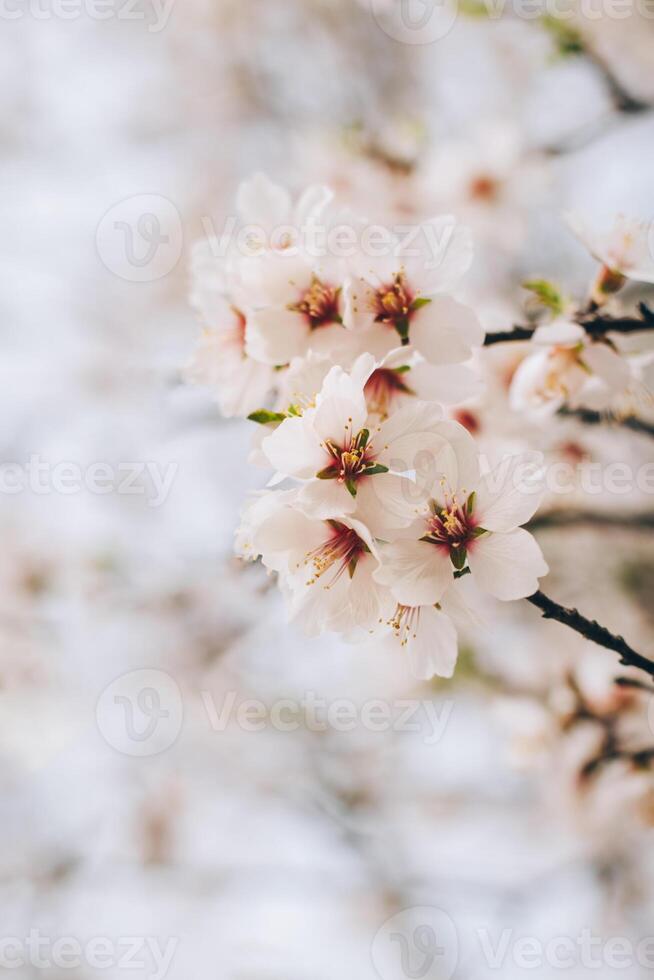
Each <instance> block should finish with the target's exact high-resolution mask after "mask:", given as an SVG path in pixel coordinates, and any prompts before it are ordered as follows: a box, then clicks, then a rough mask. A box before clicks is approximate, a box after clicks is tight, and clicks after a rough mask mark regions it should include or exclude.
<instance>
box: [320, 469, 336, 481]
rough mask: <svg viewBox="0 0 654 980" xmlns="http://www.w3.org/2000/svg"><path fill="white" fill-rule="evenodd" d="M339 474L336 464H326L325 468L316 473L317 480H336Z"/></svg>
mask: <svg viewBox="0 0 654 980" xmlns="http://www.w3.org/2000/svg"><path fill="white" fill-rule="evenodd" d="M337 476H338V468H337V467H336V466H326V467H325V468H324V470H320V472H319V473H316V479H317V480H335V479H336V477H337Z"/></svg>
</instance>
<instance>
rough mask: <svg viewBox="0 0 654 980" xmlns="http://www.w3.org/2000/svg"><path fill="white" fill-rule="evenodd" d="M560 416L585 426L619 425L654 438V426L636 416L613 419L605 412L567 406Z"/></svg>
mask: <svg viewBox="0 0 654 980" xmlns="http://www.w3.org/2000/svg"><path fill="white" fill-rule="evenodd" d="M559 415H563V416H565V417H566V418H571V419H579V421H580V422H583V423H584V425H606V424H609V425H617V426H621V427H622V428H624V429H630V430H631V431H632V432H638V433H639V434H640V435H642V436H654V424H653V423H651V422H645V421H644V420H643V419H639V418H637V417H636V416H635V415H628V416H627V417H626V418H624V419H616V418H612V417H611V416H610V415H606V413H603V412H595V411H593V410H592V409H590V408H567V407H566V406H565V405H564V406H563V408H560V409H559Z"/></svg>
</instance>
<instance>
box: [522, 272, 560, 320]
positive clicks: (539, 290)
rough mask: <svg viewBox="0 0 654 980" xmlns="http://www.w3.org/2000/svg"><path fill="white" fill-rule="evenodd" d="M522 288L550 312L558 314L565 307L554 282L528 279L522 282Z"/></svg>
mask: <svg viewBox="0 0 654 980" xmlns="http://www.w3.org/2000/svg"><path fill="white" fill-rule="evenodd" d="M522 287H523V289H528V290H529V292H531V293H533V294H534V296H535V297H536V299H537V300H538V301H539V303H541V304H542V305H543V306H545V307H546V308H547V309H548V310H551V311H552V313H554V314H556V315H558V314H560V313H563V311H564V309H565V301H564V299H563V296H562V295H561V292H560V290H559V289H558V287H557V286H555V285H554V283H551V282H548V281H547V279H528V280H527V281H526V282H523V284H522Z"/></svg>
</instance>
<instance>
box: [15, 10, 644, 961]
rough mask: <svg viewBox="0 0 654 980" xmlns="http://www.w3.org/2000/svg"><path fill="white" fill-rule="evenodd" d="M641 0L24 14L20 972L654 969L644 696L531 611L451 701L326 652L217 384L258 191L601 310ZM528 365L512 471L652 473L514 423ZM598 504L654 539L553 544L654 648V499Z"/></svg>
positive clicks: (609, 612) (611, 437) (626, 175)
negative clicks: (251, 530)
mask: <svg viewBox="0 0 654 980" xmlns="http://www.w3.org/2000/svg"><path fill="white" fill-rule="evenodd" d="M614 7H615V5H611V4H609V3H608V2H607V4H606V5H605V7H602V5H601V4H599V3H598V4H595V5H594V6H591V5H589V4H587V5H586V7H581V6H579V7H571V8H570V9H569V11H568V14H569V16H566V17H565V18H564V19H559V20H557V19H555V18H553V17H552V16H551V12H550V11H548V10H546V9H545V8H543V9H542V10H541V9H540V8H539V9H538V10H536V8H535V7H534V6H533V4H532V5H530V8H529V11H528V10H527V9H526V8H527V5H526V4H525V5H524V9H521V8H520V7H519V6H517V7H513V8H511V9H510V8H509V5H508V4H507V6H506V8H502V7H501V5H497V4H496V5H495V6H488V7H486V6H484V4H483V3H477V0H465V3H461V4H460V5H459V7H458V9H453V8H450V7H448V5H447V4H445V3H442V4H437V5H436V6H434V5H433V4H430V3H416V4H415V6H411V4H410V3H408V2H407V0H360V2H357V0H266V2H265V3H264V2H263V0H259V2H257V0H250V2H248V0H245V2H243V0H241V2H238V0H167V3H163V0H162V2H161V3H160V4H159V5H157V4H156V3H154V2H153V0H152V2H151V0H137V2H136V3H133V2H130V3H127V2H126V0H109V2H107V0H104V2H101V0H96V2H93V0H80V2H79V3H76V2H75V0H61V2H60V3H59V5H58V4H57V3H55V2H54V0H53V2H52V3H49V2H48V0H38V2H37V0H30V2H24V3H20V2H18V0H15V2H14V0H12V2H11V3H10V2H7V3H6V4H5V5H4V7H3V12H2V13H0V17H1V18H2V19H3V20H4V21H6V23H4V24H3V27H2V32H1V34H0V76H1V79H2V84H0V147H1V150H2V155H1V162H0V168H1V170H0V174H1V181H2V186H3V188H4V191H5V193H4V194H3V195H2V203H1V205H0V207H1V215H2V227H3V229H4V236H3V237H2V239H0V250H1V251H2V258H3V262H2V270H3V271H2V276H3V280H4V283H3V288H2V291H1V292H0V304H1V306H2V332H3V341H4V343H3V349H4V350H3V358H2V381H3V383H2V385H1V387H0V402H1V411H2V429H1V431H2V434H3V446H2V463H3V468H2V474H3V492H2V494H1V495H0V522H1V526H2V538H1V539H2V549H1V550H0V582H1V585H2V588H1V590H0V605H1V609H2V614H1V618H0V629H1V638H0V642H1V648H0V775H1V780H2V793H1V797H0V798H1V803H0V813H1V829H2V840H3V843H4V847H3V848H2V856H1V858H0V908H1V910H2V915H1V920H2V929H1V930H0V940H2V941H1V942H0V961H1V962H0V966H1V967H2V969H3V971H4V970H11V971H13V974H14V976H16V977H17V978H20V980H23V978H24V977H25V978H28V977H30V978H31V977H34V976H36V975H37V974H39V975H43V974H47V975H48V976H49V977H53V978H60V977H67V976H71V975H73V976H75V977H76V978H77V977H79V978H80V980H81V978H92V977H95V976H96V975H103V976H104V977H107V978H114V977H119V976H121V977H122V976H124V975H127V971H131V972H130V973H129V974H128V975H129V976H132V977H133V976H136V977H139V978H140V977H143V978H150V980H163V978H164V976H166V977H169V978H171V980H177V978H180V980H182V978H183V980H191V978H195V977H198V978H199V977H205V976H207V975H210V976H213V977H216V978H219V980H222V978H225V980H296V978H297V980H314V978H315V980H323V978H336V977H338V978H343V977H346V976H352V977H356V978H357V980H367V978H374V977H381V978H382V980H394V978H399V980H402V978H409V977H412V978H416V977H417V978H424V977H427V978H428V980H442V978H446V980H449V978H450V977H456V978H460V980H462V978H468V977H469V978H474V980H481V978H482V977H486V976H489V977H490V976H498V975H499V976H502V978H503V980H512V978H514V977H521V976H523V975H525V974H529V975H530V976H531V977H556V976H559V975H561V973H562V972H563V973H564V974H565V975H566V976H568V977H585V976H586V975H591V974H593V973H594V975H597V974H598V970H599V971H600V975H601V976H611V975H613V973H615V974H616V975H620V976H621V977H626V978H632V977H633V978H636V977H641V976H643V977H644V976H646V975H648V974H649V973H650V972H651V969H652V967H653V966H654V940H653V939H652V938H651V937H652V935H653V934H654V930H653V927H652V922H653V916H652V912H653V911H654V877H653V871H654V867H653V865H654V861H653V859H652V839H653V838H652V825H653V824H654V779H653V778H652V771H651V768H650V764H649V763H650V757H649V756H648V755H647V752H648V750H649V749H651V747H652V746H653V745H654V730H653V726H654V709H652V707H651V698H650V695H649V693H648V690H647V689H641V688H640V687H639V686H637V685H634V684H629V683H627V684H624V683H623V684H621V685H620V686H617V685H615V683H614V680H615V678H616V676H620V677H622V678H629V672H628V671H626V670H624V669H623V668H621V667H620V666H619V664H618V663H617V660H616V659H615V658H614V657H613V655H612V654H610V653H608V652H607V651H604V650H601V649H599V648H596V647H592V646H591V645H590V644H588V643H587V642H586V641H584V640H583V639H581V638H580V637H578V636H576V635H574V634H572V633H569V632H566V630H565V629H564V628H563V627H561V626H559V625H558V624H554V623H544V622H542V621H541V620H540V619H539V616H538V613H537V611H536V610H534V609H532V608H531V607H529V606H527V604H521V603H515V604H511V605H510V606H509V605H501V604H499V603H498V604H496V605H495V606H489V608H488V611H487V619H486V622H485V624H484V626H483V627H482V628H481V629H479V630H477V631H476V632H475V634H474V636H470V637H469V638H466V641H465V643H464V647H463V649H462V652H461V655H460V661H459V666H458V668H457V672H456V674H455V678H454V680H453V681H451V682H441V683H434V684H420V683H418V682H416V681H415V680H413V679H412V678H411V676H410V674H409V672H408V671H407V670H406V665H405V664H404V663H403V662H402V660H401V658H399V657H398V656H397V655H393V654H392V653H389V652H388V651H387V650H385V649H382V648H374V647H370V648H368V647H366V648H359V647H351V648H350V647H347V646H342V645H341V644H340V643H339V642H338V641H335V640H332V639H330V638H329V637H324V638H321V639H320V640H312V641H311V642H310V643H309V642H307V641H306V640H305V639H303V637H302V636H301V635H300V634H299V633H298V632H297V630H296V629H295V628H294V627H292V626H287V625H286V624H285V619H284V610H283V603H282V599H281V597H280V595H279V594H278V592H277V590H276V589H275V588H274V584H273V583H271V582H270V580H269V579H268V578H267V577H266V575H265V574H264V571H263V570H262V569H261V568H259V567H257V566H244V565H242V564H240V563H238V562H237V561H236V559H234V558H233V557H232V540H233V531H234V528H235V526H236V524H237V521H238V512H239V508H240V506H241V504H242V501H243V497H244V494H245V492H246V491H247V490H248V489H250V488H253V487H256V486H259V485H261V484H262V482H263V480H264V479H265V475H262V474H261V473H260V472H259V471H257V470H255V469H254V468H252V467H250V466H248V465H247V456H248V453H249V449H250V444H251V438H252V433H251V428H252V427H251V425H250V424H249V423H247V422H241V421H236V420H226V419H223V418H221V415H220V412H219V410H218V408H217V406H216V404H215V402H214V401H213V400H212V398H211V395H210V393H208V392H207V391H206V390H204V389H197V388H191V387H190V386H188V385H186V384H185V383H184V382H183V378H182V370H183V367H184V365H185V363H186V362H187V361H188V359H189V357H190V354H191V351H192V349H193V346H194V344H195V342H196V339H197V336H198V332H199V325H198V323H197V321H196V318H195V316H194V314H193V312H192V311H191V309H190V307H189V305H188V299H187V294H188V260H189V253H190V248H191V244H192V242H193V241H194V240H195V239H198V238H200V237H201V236H202V235H203V234H205V233H207V230H208V229H211V230H214V231H215V230H216V229H217V230H220V229H221V228H222V226H223V223H224V221H225V220H226V218H227V217H228V216H229V215H230V214H231V213H233V199H234V193H235V190H236V188H237V186H238V184H239V182H240V181H241V180H242V179H243V178H244V177H246V176H248V175H249V174H251V173H252V172H253V171H257V170H262V171H265V172H267V173H269V174H270V176H271V177H273V178H274V179H276V180H279V181H281V182H283V183H285V184H287V185H288V186H290V187H291V188H292V189H294V190H300V189H302V187H303V186H305V185H306V184H307V183H311V182H316V181H318V182H328V183H331V184H332V186H333V187H334V188H335V190H336V192H337V194H338V195H339V197H340V198H341V199H342V200H343V202H344V203H348V204H350V205H353V206H356V208H357V210H358V211H360V212H363V213H364V214H367V215H370V216H371V217H372V218H373V219H375V220H386V219H388V218H389V217H395V218H397V216H403V217H405V218H407V219H410V217H411V216H412V215H419V216H429V215H431V214H432V213H437V212H439V211H447V212H450V213H455V214H456V215H457V216H459V217H461V218H462V219H463V220H465V221H466V222H468V223H469V224H470V225H471V226H472V228H473V231H474V234H475V239H476V243H477V251H476V259H475V264H474V267H473V271H472V274H471V276H470V278H469V282H468V285H467V288H468V290H469V297H468V298H469V299H470V300H471V301H473V302H474V303H475V304H476V306H477V308H478V310H479V312H480V315H481V316H482V318H483V320H484V322H485V324H486V325H487V327H488V328H489V329H491V328H493V329H502V328H504V329H506V328H508V327H510V326H511V324H512V323H514V322H524V319H525V309H524V296H525V294H524V291H523V290H522V289H521V283H522V282H523V280H524V279H525V278H527V277H529V276H544V277H548V278H551V279H555V280H556V281H557V282H559V283H560V284H561V285H562V287H563V288H564V289H565V291H566V292H568V293H569V294H571V295H577V296H581V295H582V294H583V292H584V290H585V289H586V287H587V283H588V281H589V277H590V276H591V274H592V271H593V263H592V261H591V260H590V257H589V256H588V255H587V254H586V253H585V252H584V250H583V248H582V247H581V246H580V245H579V244H578V243H577V242H576V241H575V239H574V238H573V237H572V236H571V235H570V233H569V231H567V230H566V228H565V226H564V224H563V222H562V220H561V214H562V212H564V211H565V210H568V209H570V208H573V207H574V208H576V209H579V210H581V211H583V212H584V213H585V214H588V215H590V216H591V217H592V218H593V219H596V220H597V221H600V222H601V221H603V220H605V219H607V220H608V219H610V218H612V217H613V215H614V214H615V213H616V212H618V211H624V212H626V213H628V214H633V215H634V216H636V217H641V218H645V219H651V218H652V217H654V178H653V176H652V175H653V170H652V154H653V152H654V112H653V111H652V108H651V106H652V105H654V11H653V10H652V9H651V7H649V8H648V7H647V5H646V4H645V3H643V5H642V7H639V5H638V4H637V3H634V4H632V5H624V4H622V5H620V16H615V10H614ZM489 10H490V12H491V15H490V16H489ZM534 11H535V13H534ZM607 11H608V13H607ZM625 11H626V13H625ZM643 298H645V299H647V298H648V296H647V293H646V292H642V293H641V292H640V291H638V290H637V289H635V288H632V292H631V293H629V294H628V301H629V302H631V303H633V304H635V303H636V301H637V300H639V299H643ZM649 298H650V299H651V296H650V297H649ZM519 356H520V355H519V352H517V351H516V349H515V348H514V347H512V348H511V349H510V350H506V349H500V348H499V347H498V348H495V349H493V351H492V352H489V355H488V361H487V365H486V370H487V372H488V376H489V380H490V384H489V394H488V396H487V400H486V401H485V402H484V403H481V404H480V405H479V406H477V407H476V408H475V409H472V410H471V412H470V413H469V417H468V420H467V423H468V425H469V427H471V428H473V429H474V431H475V432H476V433H477V435H478V437H479V438H480V440H481V442H482V444H483V445H484V446H486V447H488V448H495V447H497V446H499V447H500V448H504V447H518V448H520V447H525V448H536V449H542V450H544V451H546V452H547V453H548V454H549V455H550V458H555V459H556V458H560V459H564V460H567V461H572V462H573V463H574V465H575V466H577V467H578V468H579V472H581V471H583V467H584V466H585V465H586V464H589V465H590V464H592V463H594V464H597V463H599V464H602V465H605V464H606V463H608V462H610V461H612V460H621V461H627V462H629V463H633V464H636V463H639V462H643V461H647V460H648V459H650V460H651V458H652V454H651V450H652V442H651V438H649V437H647V436H644V435H642V434H639V433H633V432H628V431H626V430H625V429H624V428H621V427H620V426H617V425H616V426H608V427H602V426H599V427H598V426H583V425H582V424H580V423H579V422H578V421H576V420H574V419H568V420H557V421H556V422H555V423H550V425H549V427H543V426H542V425H541V426H539V425H536V424H534V425H533V426H532V425H530V424H528V423H527V422H526V421H525V420H524V419H519V420H516V419H514V418H511V417H510V415H509V413H508V410H507V409H506V405H505V398H504V394H505V387H506V386H505V385H504V383H503V379H504V378H505V376H506V373H507V371H510V370H511V367H512V365H513V366H514V365H515V360H516V357H519ZM503 393H504V394H503ZM645 394H646V393H645ZM640 408H641V412H642V413H644V414H645V415H647V413H648V412H649V413H651V404H650V400H649V398H648V397H645V398H644V399H643V403H642V404H641V406H640ZM12 468H13V469H12ZM90 472H92V473H93V474H94V480H93V481H92V480H90V479H89V478H88V475H89V473H90ZM21 474H23V476H24V475H25V474H28V476H27V477H26V478H24V479H23V482H22V484H21V485H19V486H18V489H16V485H17V484H16V481H17V480H18V479H19V477H20V475H21ZM98 474H100V475H103V478H104V480H105V482H104V483H103V490H102V491H100V490H99V489H98V485H97V480H96V479H95V478H97V476H98ZM94 481H95V482H94ZM566 506H569V507H575V508H577V509H579V508H582V509H585V510H586V511H588V510H594V511H595V512H597V513H598V514H602V513H606V512H607V511H610V512H611V513H613V514H615V513H616V512H618V513H621V514H625V515H628V516H629V519H628V520H625V522H624V526H615V525H608V524H606V523H603V522H602V520H601V519H599V518H598V519H597V521H593V520H592V519H589V520H586V521H585V522H582V523H580V524H577V523H572V524H570V525H569V526H566V527H564V528H561V527H559V526H556V520H554V521H553V522H552V521H550V522H549V523H548V520H547V519H545V520H543V521H542V523H541V526H540V527H537V528H536V529H535V531H536V533H537V534H538V537H539V541H540V542H541V544H542V547H543V549H544V551H545V553H546V557H547V559H548V561H549V564H550V566H551V568H552V572H551V575H550V576H549V578H548V580H547V582H546V583H545V584H546V586H547V591H548V592H549V593H551V594H553V595H555V597H556V598H558V599H559V600H561V601H564V602H566V603H568V604H572V603H576V604H578V605H579V606H580V608H581V609H582V610H583V611H584V612H585V613H587V614H588V615H591V616H593V615H595V616H597V617H598V618H600V619H601V620H602V621H603V622H604V623H605V624H606V625H607V626H609V627H610V628H612V629H615V630H618V631H621V632H623V633H624V634H625V636H626V637H627V638H628V640H629V641H630V642H631V643H632V644H633V645H634V646H635V647H636V648H637V649H639V650H641V651H643V652H645V653H646V652H649V653H650V655H652V653H653V652H654V644H653V642H652V627H653V623H652V617H653V607H652V588H653V585H654V555H653V553H652V549H651V547H650V537H649V535H650V534H651V528H652V516H651V510H652V508H651V500H650V499H649V498H648V496H647V494H645V493H640V492H639V493H632V494H630V495H628V496H627V497H623V498H620V499H619V501H618V502H617V503H616V500H615V498H612V499H604V498H603V496H602V495H601V494H599V495H597V494H596V495H594V496H592V499H591V498H589V497H588V495H587V494H586V495H584V493H583V490H580V491H579V494H577V495H575V496H574V499H573V500H568V501H567V502H566ZM553 509H554V510H555V509H556V502H552V501H550V502H549V504H546V505H545V506H544V512H545V513H546V514H550V513H551V511H552V510H553ZM523 606H524V608H523ZM632 679H633V680H635V678H632ZM343 699H345V701H343ZM339 703H340V704H341V706H342V705H343V704H345V707H344V708H343V707H341V708H338V707H335V705H338V704H339ZM371 704H375V705H377V708H376V709H374V708H371ZM379 705H381V709H380V708H379ZM375 711H377V714H376V715H375V714H374V712H375ZM339 712H340V713H339ZM373 716H374V720H371V719H373ZM380 719H381V720H380ZM616 745H619V746H620V747H623V746H626V747H627V748H625V750H624V751H622V748H621V750H620V752H616V751H613V749H614V747H615V746H616ZM612 747H613V748H612ZM638 753H640V756H638ZM634 754H635V755H636V756H638V758H637V759H636V761H634ZM35 935H36V939H35V938H34V937H35ZM30 936H31V937H32V939H30ZM521 941H522V945H520V942H521ZM525 941H526V942H527V945H526V946H525ZM57 942H59V945H58V946H57V945H56V944H57ZM130 943H131V946H130ZM35 947H36V950H37V951H36V953H35V951H34V950H35ZM98 949H100V952H101V953H102V955H100V954H99V952H98ZM130 949H131V953H130ZM130 957H131V958H130Z"/></svg>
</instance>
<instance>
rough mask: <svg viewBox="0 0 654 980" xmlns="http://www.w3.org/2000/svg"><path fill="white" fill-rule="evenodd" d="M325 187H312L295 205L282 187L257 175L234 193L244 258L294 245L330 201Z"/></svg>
mask: <svg viewBox="0 0 654 980" xmlns="http://www.w3.org/2000/svg"><path fill="white" fill-rule="evenodd" d="M331 197H332V192H331V191H330V190H329V188H327V187H323V186H320V185H315V184H314V185H311V186H310V187H307V189H306V190H305V191H304V193H303V194H302V195H301V196H300V197H299V199H298V200H297V202H296V203H295V204H294V203H293V200H292V198H291V195H290V194H289V192H288V191H287V190H286V188H285V187H282V186H280V185H279V184H275V183H274V182H273V181H272V180H270V178H269V177H267V176H266V175H265V174H262V173H256V174H254V175H253V176H252V177H250V178H249V179H248V180H245V181H243V182H242V183H241V184H240V185H239V188H238V190H237V192H236V210H237V212H238V216H239V218H240V221H241V224H242V225H244V226H245V229H246V230H247V235H246V236H244V240H243V241H242V245H244V246H245V252H244V254H246V255H247V256H253V255H257V254H258V253H261V252H266V251H267V250H273V251H285V250H289V249H292V248H293V247H295V246H297V245H298V243H299V242H300V241H301V238H302V231H303V229H304V228H305V227H306V224H307V222H310V221H311V219H312V216H313V215H314V214H315V213H317V212H319V211H320V210H322V208H324V207H325V205H326V204H327V202H328V201H329V200H331Z"/></svg>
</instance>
